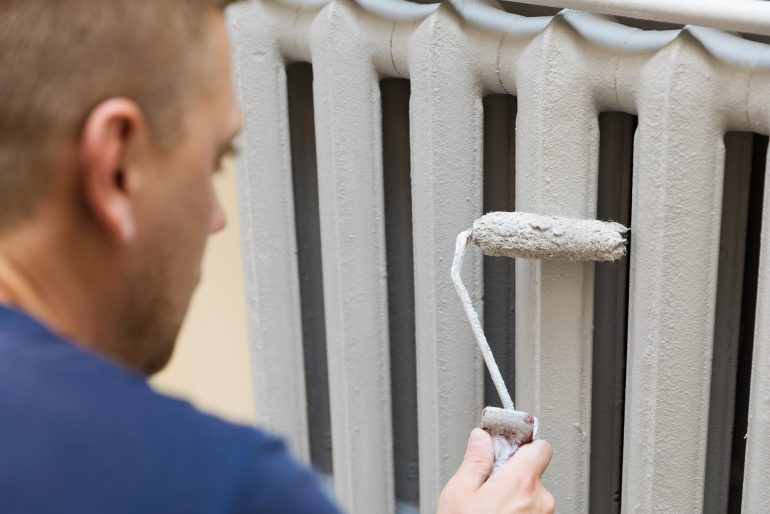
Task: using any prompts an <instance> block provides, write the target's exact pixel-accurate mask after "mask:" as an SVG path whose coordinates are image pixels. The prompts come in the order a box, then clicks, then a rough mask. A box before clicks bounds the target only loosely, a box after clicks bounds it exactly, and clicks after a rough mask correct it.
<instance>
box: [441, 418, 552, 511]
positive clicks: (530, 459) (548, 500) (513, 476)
mask: <svg viewBox="0 0 770 514" xmlns="http://www.w3.org/2000/svg"><path fill="white" fill-rule="evenodd" d="M552 453H553V450H552V449H551V445H549V444H548V442H546V441H542V440H538V441H534V442H532V443H530V444H525V445H524V446H522V447H521V448H520V449H519V450H518V451H517V452H516V453H515V454H514V455H513V457H511V459H510V460H509V461H508V462H506V463H505V464H504V465H503V466H502V467H501V468H500V470H499V471H498V472H497V473H495V474H494V476H492V477H491V478H490V477H489V473H490V471H492V464H493V461H494V454H493V451H492V438H491V437H490V435H489V434H488V433H487V432H485V431H484V430H481V429H480V428H475V429H473V432H471V437H470V439H469V441H468V449H467V450H466V451H465V457H464V458H463V462H462V464H460V468H459V469H458V470H457V473H455V475H454V476H453V477H452V478H451V479H450V480H449V482H448V483H447V485H446V487H445V488H444V490H443V491H442V493H441V497H440V498H439V502H438V512H437V514H470V513H476V512H484V513H485V514H524V513H534V512H545V513H552V512H553V511H554V500H553V496H551V493H549V492H548V490H547V489H546V488H545V487H544V486H543V484H542V483H540V477H541V476H542V474H543V472H544V471H545V468H546V467H548V463H549V462H551V455H552Z"/></svg>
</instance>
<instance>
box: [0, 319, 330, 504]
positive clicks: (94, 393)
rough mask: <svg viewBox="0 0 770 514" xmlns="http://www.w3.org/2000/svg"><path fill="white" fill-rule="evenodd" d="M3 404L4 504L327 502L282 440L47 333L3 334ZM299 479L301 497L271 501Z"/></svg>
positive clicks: (0, 496)
mask: <svg viewBox="0 0 770 514" xmlns="http://www.w3.org/2000/svg"><path fill="white" fill-rule="evenodd" d="M0 410H2V412H3V418H4V421H3V422H2V423H0V454H2V455H3V465H2V466H0V511H2V512H14V511H21V510H23V511H30V512H56V511H57V510H56V505H57V503H58V504H59V505H61V504H72V503H74V504H76V505H78V506H79V508H78V511H79V512H107V511H110V512H140V511H141V512H170V513H173V512H240V511H243V512H249V511H254V510H255V506H261V508H262V509H263V510H268V511H276V512H287V513H288V512H302V511H308V512H310V511H312V510H307V508H306V507H308V502H313V503H318V504H319V506H320V505H322V504H323V502H324V501H326V502H327V503H326V504H327V505H331V504H330V503H329V502H328V500H325V498H322V497H321V496H322V493H320V489H319V488H318V485H317V483H316V481H315V478H314V477H313V475H312V473H311V472H310V471H308V470H307V469H306V468H305V467H304V466H302V465H300V464H298V463H297V462H295V461H294V459H293V458H292V457H291V456H290V454H289V452H288V451H287V449H286V447H285V445H284V444H283V442H282V441H281V440H280V439H278V438H276V437H273V436H271V435H269V434H267V433H265V432H263V431H260V430H257V429H255V428H252V427H248V426H244V425H238V424H234V423H230V422H227V421H224V420H222V419H219V418H217V417H214V416H211V415H208V414H205V413H202V412H201V411H199V410H198V409H196V408H195V407H193V406H192V405H191V404H189V403H187V402H185V401H181V400H177V399H173V398H170V397H167V396H164V395H162V394H160V393H158V392H156V391H155V390H153V389H152V388H151V387H150V386H149V385H148V384H147V382H146V380H144V379H143V378H142V377H140V376H138V375H135V374H133V373H131V372H129V371H127V370H124V369H122V368H120V367H118V366H116V365H114V364H112V363H111V362H109V361H106V360H105V359H103V358H101V357H100V356H98V355H95V354H91V353H89V352H87V351H84V350H82V349H80V348H78V347H75V346H74V345H71V344H70V343H68V342H67V341H66V340H62V339H60V338H56V337H53V336H52V335H51V334H44V333H40V332H23V331H22V332H18V333H14V334H9V333H6V334H5V335H2V336H1V337H0ZM296 488H299V489H300V491H299V493H298V495H297V497H298V498H299V497H303V496H305V497H306V499H305V500H303V501H304V502H305V503H299V504H297V505H296V506H295V508H294V509H293V510H292V509H289V508H286V509H285V510H283V508H281V509H280V510H275V509H276V506H277V505H284V506H287V507H288V506H290V505H291V503H292V502H293V501H295V500H294V499H293V498H291V496H292V491H294V490H295V489H296ZM303 489H304V491H303ZM35 491H45V492H46V495H44V496H41V495H39V494H36V493H35ZM319 502H321V503H319ZM115 505H122V506H124V507H125V509H124V510H120V509H117V510H116V509H115ZM14 509H15V510H14ZM19 509H21V510H19ZM104 509H107V510H104ZM331 509H332V508H331V507H329V510H319V511H318V512H332V510H331Z"/></svg>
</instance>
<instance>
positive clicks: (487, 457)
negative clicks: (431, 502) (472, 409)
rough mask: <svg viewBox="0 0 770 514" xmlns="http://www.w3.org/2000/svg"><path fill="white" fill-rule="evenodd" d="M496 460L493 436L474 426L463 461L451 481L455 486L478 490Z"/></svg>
mask: <svg viewBox="0 0 770 514" xmlns="http://www.w3.org/2000/svg"><path fill="white" fill-rule="evenodd" d="M493 462H494V452H493V451H492V438H491V437H490V435H489V434H488V433H487V432H485V431H484V430H482V429H480V428H474V429H473V431H472V432H471V436H470V438H469V439H468V448H467V449H466V450H465V456H464V457H463V462H462V464H460V468H459V469H458V470H457V473H455V475H454V476H453V477H452V480H451V481H450V483H451V484H452V486H453V487H455V486H457V487H461V488H463V489H465V490H471V491H476V490H477V489H478V488H479V487H481V484H483V483H484V481H486V479H487V478H488V477H489V473H490V472H491V471H492V464H493Z"/></svg>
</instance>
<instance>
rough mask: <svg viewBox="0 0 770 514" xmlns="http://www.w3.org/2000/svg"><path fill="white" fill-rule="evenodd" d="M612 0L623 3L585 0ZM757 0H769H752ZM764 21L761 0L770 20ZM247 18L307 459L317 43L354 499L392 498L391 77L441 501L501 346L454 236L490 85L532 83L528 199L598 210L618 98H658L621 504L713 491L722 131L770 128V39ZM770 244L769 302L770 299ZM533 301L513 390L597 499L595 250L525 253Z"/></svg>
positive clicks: (326, 226)
mask: <svg viewBox="0 0 770 514" xmlns="http://www.w3.org/2000/svg"><path fill="white" fill-rule="evenodd" d="M662 1H663V0H660V1H659V2H657V3H658V4H660V6H662V5H663V4H662ZM539 3H543V2H539ZM562 3H564V2H562ZM600 3H601V4H602V5H605V4H606V5H610V4H613V5H615V6H617V5H619V2H594V3H592V4H588V3H583V4H581V5H591V6H595V7H596V8H597V9H599V8H601V5H599V4H600ZM712 3H713V2H711V3H709V4H708V5H709V6H710V5H711V4H712ZM637 4H638V2H637ZM749 4H751V5H756V3H754V2H744V3H742V4H741V5H742V6H743V5H749ZM626 5H632V4H626ZM645 5H652V3H651V2H645ZM666 5H669V4H668V2H666ZM671 5H673V6H674V8H672V9H668V10H666V9H664V7H660V12H663V13H670V14H671V16H670V17H667V18H666V20H667V21H674V22H676V21H683V20H682V18H678V16H680V15H681V14H682V13H686V12H687V9H686V8H685V7H681V3H676V4H671ZM704 5H706V4H703V3H701V4H699V5H698V6H697V7H693V8H692V9H699V10H700V9H701V8H702V7H703V6H704ZM677 6H679V7H681V10H680V11H679V14H677V13H675V12H673V11H674V10H676V9H678V8H679V7H677ZM614 8H615V7H613V9H614ZM752 8H754V7H752ZM724 9H725V11H724V13H725V15H724V16H718V18H719V20H717V19H716V18H717V17H712V20H713V21H714V23H718V24H719V25H720V26H722V27H725V28H735V27H734V26H731V25H730V23H732V22H733V21H734V20H735V19H736V18H737V17H738V16H740V14H739V13H740V12H744V11H743V10H742V9H737V8H734V7H727V4H725V7H724ZM762 9H766V8H765V7H762ZM727 10H729V11H730V12H727ZM635 12H636V11H635ZM635 12H630V11H623V13H625V14H631V15H634V13H635ZM703 12H706V11H703ZM719 12H720V13H722V11H719ZM745 12H749V11H745ZM642 14H644V13H642ZM637 15H639V14H638V13H637ZM666 16H668V14H666ZM763 16H764V14H762V15H761V16H760V15H757V16H755V17H753V18H754V19H755V21H756V23H758V24H766V18H763ZM232 19H233V21H234V31H235V36H236V37H235V40H236V61H237V67H238V73H239V88H240V91H241V98H242V100H243V103H244V107H245V112H246V120H247V131H246V134H245V136H244V147H245V155H244V157H243V158H242V159H241V161H240V163H239V168H240V187H241V191H240V195H241V216H242V220H243V236H244V238H243V239H244V241H245V245H244V247H245V248H244V258H245V261H246V262H245V266H246V271H247V273H246V276H247V279H246V280H247V297H248V302H249V319H250V334H251V338H252V344H253V345H254V370H255V390H256V392H257V395H258V397H257V407H258V412H259V413H260V419H261V420H262V421H263V422H264V423H267V424H268V425H269V426H270V427H272V428H274V429H276V430H279V431H281V432H282V433H285V434H287V435H288V437H289V439H290V440H291V441H292V445H293V447H294V448H296V449H297V450H298V451H299V453H300V454H302V455H306V453H307V448H306V442H304V443H303V441H306V435H307V427H306V417H305V414H304V402H305V399H304V385H303V383H302V373H301V372H302V359H301V353H300V352H301V344H300V337H301V334H300V323H299V319H300V318H299V312H298V309H299V302H298V284H297V277H296V273H297V270H296V263H295V262H294V259H293V256H294V252H295V248H296V245H295V243H294V241H293V239H292V237H291V236H289V237H287V234H293V214H292V213H293V206H292V199H291V184H290V180H291V173H290V167H289V165H290V163H289V150H288V134H287V123H286V119H287V116H286V105H285V103H286V91H285V78H284V77H285V76H284V72H283V66H284V63H285V62H286V61H291V60H297V59H301V60H311V61H312V63H313V65H314V69H315V74H316V81H315V85H314V97H315V102H316V109H317V117H316V128H317V133H318V149H319V155H318V164H319V185H320V189H321V196H322V198H321V213H320V214H321V231H322V245H323V260H324V289H325V293H326V314H327V318H326V322H327V331H328V332H327V336H328V340H329V366H330V371H331V373H330V380H331V384H330V385H331V388H332V393H331V394H332V418H333V427H332V429H333V444H334V467H335V477H334V478H335V487H336V491H337V495H338V497H339V499H340V501H341V502H342V504H343V505H344V506H345V507H346V508H347V509H348V510H350V511H351V512H393V510H394V509H395V508H396V504H395V500H394V498H393V480H392V470H391V460H390V459H391V446H392V436H391V434H390V433H389V430H390V419H389V412H390V404H389V377H388V356H387V344H388V329H387V309H386V288H385V260H384V242H383V223H384V218H383V214H382V208H383V206H382V179H381V155H380V151H381V146H380V117H379V116H380V113H379V108H380V107H379V91H378V88H377V81H378V79H379V78H381V77H392V76H396V77H407V78H410V79H411V86H412V98H411V107H410V112H411V128H412V135H411V143H412V145H411V146H412V174H413V176H412V193H413V217H414V219H413V221H414V223H413V224H414V262H415V293H416V324H417V326H416V331H417V334H416V336H417V360H418V374H419V375H418V400H419V428H420V434H419V440H420V465H421V469H420V481H421V483H420V494H421V510H422V511H423V512H432V511H433V510H434V508H435V502H436V499H437V497H438V493H439V491H440V490H441V488H442V486H443V484H444V483H445V482H446V480H447V479H448V478H449V477H450V476H451V474H452V473H453V472H454V471H455V469H456V466H457V464H458V463H459V462H460V459H461V456H462V453H463V450H464V447H465V443H466V440H467V435H468V431H469V430H470V428H471V427H473V426H475V425H476V424H477V422H478V412H480V409H481V407H482V394H481V393H482V384H483V381H482V368H481V359H480V358H479V355H478V352H477V351H475V348H473V345H472V344H471V341H472V333H471V331H470V330H469V327H468V324H467V323H466V322H465V320H464V319H463V315H462V310H461V305H460V304H459V302H457V301H456V299H455V298H454V294H453V291H452V285H451V283H450V280H449V276H448V274H447V273H446V270H447V269H448V267H449V262H448V257H449V255H451V252H452V244H453V241H454V239H455V235H456V234H457V233H459V232H461V231H462V230H465V229H466V228H467V227H468V225H469V224H470V223H471V222H472V221H473V220H474V219H476V218H478V217H479V216H480V215H481V214H482V212H481V206H482V183H481V182H482V166H481V156H482V148H481V146H482V141H483V139H482V134H481V127H482V119H481V118H482V114H481V112H482V108H481V98H482V97H483V95H485V94H488V93H510V94H515V95H516V96H517V97H518V108H519V115H518V120H517V140H516V141H517V151H516V156H517V163H516V164H517V177H516V182H517V183H516V192H517V209H519V210H525V211H530V212H538V213H541V214H547V215H557V216H567V217H573V218H585V219H591V218H595V214H596V213H595V207H596V194H597V192H596V175H597V151H598V125H597V116H598V114H599V112H601V111H604V110H622V111H625V112H630V113H638V114H639V116H640V124H639V130H638V132H637V136H636V143H637V144H636V151H635V183H634V204H633V218H632V219H633V227H632V236H631V238H632V244H631V252H632V253H631V255H630V259H631V266H632V267H631V288H630V292H629V294H630V302H631V306H630V316H629V359H628V390H627V395H628V398H627V413H626V444H625V456H624V474H623V479H624V491H623V510H624V511H625V512H637V511H641V512H694V511H698V510H700V508H701V504H702V499H703V474H704V473H703V472H704V460H705V448H706V445H705V436H706V434H705V424H706V421H705V420H707V419H708V391H709V381H710V370H711V362H710V356H711V346H712V339H713V324H714V304H715V294H716V263H717V250H718V237H719V219H720V212H719V211H720V208H721V204H720V199H721V181H722V175H721V174H722V160H723V148H722V137H723V134H724V133H725V132H726V131H727V130H749V131H754V132H761V133H765V134H767V133H768V130H769V129H770V103H769V102H767V99H768V98H770V52H768V47H767V46H766V45H763V44H760V43H755V42H749V41H744V40H741V39H739V38H737V37H734V36H731V35H728V34H724V33H720V32H718V31H715V30H710V29H703V28H697V27H686V28H685V29H683V30H681V31H649V32H648V31H642V30H637V29H633V28H629V27H624V26H622V25H619V24H617V23H614V22H612V21H611V20H608V19H604V18H602V17H599V16H595V15H588V14H583V13H579V12H574V11H563V12H562V13H560V14H559V15H558V16H556V17H553V18H522V17H519V16H516V15H513V14H507V13H503V12H501V11H500V10H499V9H497V8H495V7H493V6H490V5H485V4H483V3H473V2H445V3H443V4H441V5H439V6H438V7H436V6H419V5H411V4H407V3H405V2H397V1H392V2H384V1H383V2H381V3H380V2H375V1H373V0H367V1H366V2H364V3H355V2H352V1H351V0H334V1H332V2H330V3H328V4H318V3H313V4H296V3H293V4H288V3H281V2H280V1H269V2H268V1H265V2H251V3H249V4H247V5H245V6H238V7H236V8H235V9H234V10H233V12H232ZM687 19H689V18H687ZM695 21H698V22H699V23H706V20H703V19H698V20H695ZM748 21H751V20H748ZM763 26H765V27H766V26H768V25H763ZM742 27H743V26H742ZM747 27H748V26H747ZM760 29H762V27H754V28H752V27H748V28H745V27H744V28H742V30H749V31H755V30H756V31H760ZM762 30H764V29H762ZM768 204H770V201H766V204H765V205H766V206H767V205H768ZM766 225H767V223H766ZM765 241H766V237H764V236H763V246H767V245H766V243H765ZM767 253H768V252H766V251H763V252H762V256H763V263H762V273H761V276H762V278H761V283H760V292H759V296H758V300H759V305H760V307H759V308H760V309H762V308H763V306H766V304H767V301H768V298H767V291H766V290H767V287H766V284H765V282H766V278H767V277H766V275H767V273H768V272H767V269H766V268H767V255H766V254H767ZM468 261H469V262H468V265H467V266H466V273H467V274H466V276H467V277H468V279H467V281H466V283H467V285H468V286H469V287H468V290H469V293H470V297H471V299H472V300H473V301H474V303H476V304H478V303H479V300H480V297H481V282H482V274H481V260H480V258H478V256H477V255H472V256H470V257H469V259H468ZM516 297H517V305H516V308H517V312H516V316H517V323H516V327H517V333H516V340H517V387H516V391H517V398H516V400H517V404H519V406H520V408H523V409H524V410H527V411H530V412H532V413H533V414H536V415H538V416H540V418H541V421H542V427H543V428H542V432H543V434H542V435H543V436H544V437H545V438H548V439H549V440H550V441H551V443H552V444H553V446H554V448H555V457H554V460H553V463H552V465H551V467H550V468H549V471H548V473H547V474H546V477H545V480H546V484H547V486H548V487H549V489H550V490H551V491H552V492H553V493H554V496H555V497H556V501H557V504H558V505H559V509H560V511H561V512H587V511H588V500H587V495H588V481H589V476H588V466H589V455H590V444H589V441H590V432H591V417H590V399H591V372H592V369H591V367H592V365H591V342H592V333H591V331H592V319H593V313H592V305H593V304H592V300H593V264H586V263H569V262H566V263H564V262H539V261H519V262H518V263H517V290H516ZM766 318H767V316H763V315H762V313H761V311H760V315H759V316H758V318H757V347H756V350H755V356H754V358H755V363H754V366H755V368H754V369H755V374H754V377H753V380H754V382H753V383H752V398H751V407H750V409H751V413H750V416H751V419H750V428H749V431H750V433H749V450H748V452H747V464H746V471H747V480H746V484H745V491H744V509H745V510H746V511H747V512H755V511H761V510H762V509H763V508H764V506H766V505H767V503H768V497H767V494H768V493H767V489H766V488H765V487H764V485H763V480H764V477H766V476H768V474H770V473H768V471H769V470H768V462H770V456H768V454H767V451H768V450H767V444H766V442H767V441H768V440H770V435H768V433H767V426H768V420H767V410H766V406H767V402H768V397H770V393H768V391H770V382H768V381H770V374H768V373H767V366H768V357H767V356H768V347H767V344H766V343H765V342H764V340H766V339H767V334H766V332H767V327H766V324H767V322H768V320H767V319H766ZM303 445H304V446H303Z"/></svg>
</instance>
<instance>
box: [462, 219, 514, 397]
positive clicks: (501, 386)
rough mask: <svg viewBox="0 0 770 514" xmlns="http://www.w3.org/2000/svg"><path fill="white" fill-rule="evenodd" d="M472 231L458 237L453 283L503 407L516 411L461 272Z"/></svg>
mask: <svg viewBox="0 0 770 514" xmlns="http://www.w3.org/2000/svg"><path fill="white" fill-rule="evenodd" d="M471 239H472V236H471V231H470V230H466V231H465V232H460V234H459V235H458V236H457V242H456V243H455V254H454V258H453V259H452V271H451V273H452V283H453V284H454V286H455V291H457V296H459V297H460V301H461V302H462V304H463V310H465V317H466V318H468V322H469V323H470V324H471V330H473V336H474V337H475V338H476V344H478V347H479V350H480V351H481V356H482V357H483V358H484V362H485V363H486V365H487V369H488V370H489V374H490V376H491V377H492V381H493V382H494V384H495V389H497V394H498V395H499V396H500V401H501V402H502V404H503V407H504V408H505V409H507V410H511V411H512V410H514V406H513V400H511V395H510V394H508V388H507V387H505V381H504V380H503V377H502V375H500V369H499V368H498V367H497V362H496V361H495V357H494V355H492V349H491V348H490V347H489V343H488V342H487V337H486V336H485V335H484V329H482V328H481V321H480V320H479V315H478V314H477V313H476V310H475V309H474V308H473V303H471V298H470V296H469V295H468V290H467V289H466V288H465V286H464V285H463V281H462V277H461V272H462V269H463V258H464V257H465V248H466V247H467V246H468V243H469V242H470V241H471Z"/></svg>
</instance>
